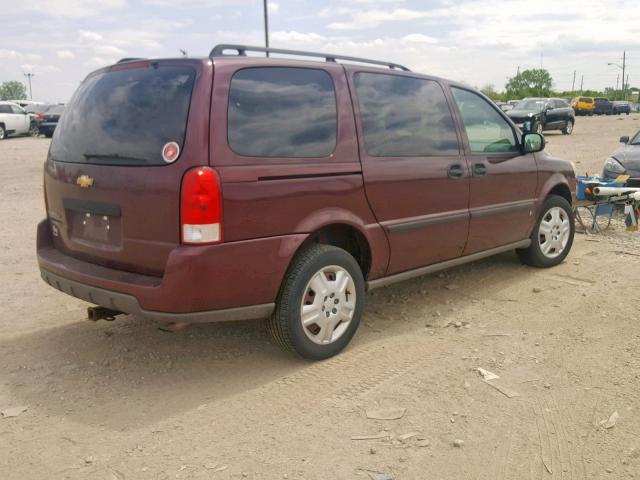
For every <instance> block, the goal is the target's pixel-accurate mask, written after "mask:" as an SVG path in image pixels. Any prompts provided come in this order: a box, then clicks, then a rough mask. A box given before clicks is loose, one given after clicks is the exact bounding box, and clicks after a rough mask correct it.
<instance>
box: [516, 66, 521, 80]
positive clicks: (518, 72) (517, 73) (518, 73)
mask: <svg viewBox="0 0 640 480" xmlns="http://www.w3.org/2000/svg"><path fill="white" fill-rule="evenodd" d="M518 75H520V65H518V71H517V72H516V77H517V76H518Z"/></svg>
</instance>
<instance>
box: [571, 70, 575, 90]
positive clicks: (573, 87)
mask: <svg viewBox="0 0 640 480" xmlns="http://www.w3.org/2000/svg"><path fill="white" fill-rule="evenodd" d="M575 91H576V71H575V70H574V71H573V82H571V93H573V92H575Z"/></svg>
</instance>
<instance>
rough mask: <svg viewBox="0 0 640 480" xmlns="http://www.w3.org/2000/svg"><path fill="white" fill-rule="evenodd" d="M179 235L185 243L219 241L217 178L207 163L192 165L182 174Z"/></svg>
mask: <svg viewBox="0 0 640 480" xmlns="http://www.w3.org/2000/svg"><path fill="white" fill-rule="evenodd" d="M180 190H181V191H180V236H181V241H182V243H183V244H185V245H210V244H213V243H220V242H222V191H221V188H220V178H219V177H218V174H217V173H216V171H215V170H213V169H212V168H210V167H196V168H192V169H190V170H187V172H186V173H185V174H184V176H183V177H182V186H181V189H180Z"/></svg>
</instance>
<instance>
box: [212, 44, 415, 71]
mask: <svg viewBox="0 0 640 480" xmlns="http://www.w3.org/2000/svg"><path fill="white" fill-rule="evenodd" d="M226 50H235V51H236V52H238V53H237V54H236V56H240V57H245V56H246V55H247V52H264V53H267V54H269V53H279V54H281V55H296V56H300V57H316V58H324V59H325V61H327V62H334V63H335V61H336V60H345V61H347V62H357V63H369V64H372V65H380V66H383V67H388V68H391V69H392V70H395V69H398V70H404V71H405V72H410V71H411V70H409V69H408V68H407V67H405V66H404V65H400V64H398V63H392V62H381V61H380V60H370V59H368V58H359V57H348V56H346V55H334V54H332V53H319V52H306V51H304V50H285V49H282V48H270V47H269V48H265V47H251V46H247V45H231V44H230V45H226V44H222V45H216V46H215V47H213V50H211V53H209V57H211V58H213V57H229V56H233V55H227V54H226V53H224V52H225V51H226Z"/></svg>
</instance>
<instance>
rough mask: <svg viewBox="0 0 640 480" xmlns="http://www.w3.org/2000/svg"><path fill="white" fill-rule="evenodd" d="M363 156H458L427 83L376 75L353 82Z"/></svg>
mask: <svg viewBox="0 0 640 480" xmlns="http://www.w3.org/2000/svg"><path fill="white" fill-rule="evenodd" d="M355 84H356V91H357V94H358V102H359V104H360V115H361V117H362V129H363V133H364V142H365V145H366V149H367V153H368V154H369V155H371V156H374V157H403V156H412V157H422V156H438V155H441V156H449V155H457V154H458V152H459V147H458V137H457V136H456V128H455V123H454V121H453V117H452V115H451V111H450V110H449V107H448V105H447V101H446V99H445V96H444V92H443V91H442V88H441V87H440V85H439V84H438V83H437V82H434V81H433V80H424V79H420V78H411V77H402V76H398V75H387V74H378V73H358V74H356V77H355Z"/></svg>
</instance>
